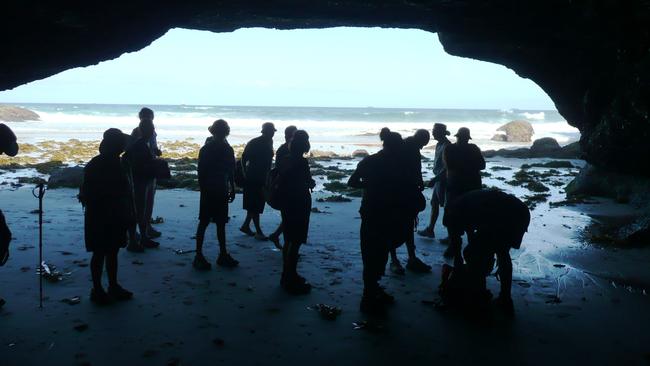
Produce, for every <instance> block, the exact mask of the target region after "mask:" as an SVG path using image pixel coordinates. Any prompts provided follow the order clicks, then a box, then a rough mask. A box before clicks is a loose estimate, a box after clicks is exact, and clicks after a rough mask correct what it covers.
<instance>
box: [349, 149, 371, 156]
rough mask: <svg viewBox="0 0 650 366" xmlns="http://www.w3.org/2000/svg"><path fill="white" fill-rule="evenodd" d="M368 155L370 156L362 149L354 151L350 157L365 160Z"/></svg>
mask: <svg viewBox="0 0 650 366" xmlns="http://www.w3.org/2000/svg"><path fill="white" fill-rule="evenodd" d="M369 155H370V154H369V153H368V152H367V151H366V150H363V149H359V150H354V151H353V152H352V157H353V158H365V157H366V156H369Z"/></svg>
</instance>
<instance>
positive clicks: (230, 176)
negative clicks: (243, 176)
mask: <svg viewBox="0 0 650 366" xmlns="http://www.w3.org/2000/svg"><path fill="white" fill-rule="evenodd" d="M229 154H230V155H229V156H230V157H231V159H230V162H229V164H228V165H229V166H230V168H229V173H228V186H229V189H228V202H230V203H232V202H233V201H235V165H236V164H237V161H236V160H235V151H234V150H233V149H232V147H231V148H230V152H229Z"/></svg>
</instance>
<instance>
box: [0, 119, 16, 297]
mask: <svg viewBox="0 0 650 366" xmlns="http://www.w3.org/2000/svg"><path fill="white" fill-rule="evenodd" d="M0 154H7V155H8V156H16V154H18V143H17V142H16V135H15V134H14V132H13V131H12V130H11V128H9V126H7V125H5V124H4V123H0ZM9 243H11V230H9V226H8V225H7V221H6V220H5V216H4V214H3V213H2V210H0V266H3V265H4V264H5V263H6V262H7V260H8V259H9ZM4 304H5V300H4V299H2V298H0V307H2V306H3V305H4Z"/></svg>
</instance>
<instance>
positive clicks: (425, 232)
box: [418, 228, 436, 239]
mask: <svg viewBox="0 0 650 366" xmlns="http://www.w3.org/2000/svg"><path fill="white" fill-rule="evenodd" d="M418 235H420V236H423V237H425V238H431V239H434V238H435V237H436V233H435V232H434V231H433V229H431V228H426V229H424V230H420V231H418Z"/></svg>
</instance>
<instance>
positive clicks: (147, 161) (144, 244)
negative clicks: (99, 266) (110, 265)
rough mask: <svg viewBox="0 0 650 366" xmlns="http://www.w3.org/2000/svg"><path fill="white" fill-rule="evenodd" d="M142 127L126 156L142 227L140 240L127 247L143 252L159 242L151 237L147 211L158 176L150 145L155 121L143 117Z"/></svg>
mask: <svg viewBox="0 0 650 366" xmlns="http://www.w3.org/2000/svg"><path fill="white" fill-rule="evenodd" d="M138 127H139V129H140V138H138V139H137V140H136V141H135V142H134V143H133V144H132V145H131V146H130V147H129V148H128V150H127V151H126V154H124V158H125V159H126V160H127V162H128V166H129V167H130V169H131V176H132V179H133V198H134V201H135V212H136V219H137V226H138V228H139V229H140V242H139V243H137V244H136V243H135V242H134V241H130V243H129V246H128V247H127V248H126V249H127V250H129V251H133V252H142V251H143V250H144V248H157V247H158V246H160V244H159V243H158V242H155V241H153V240H152V239H151V238H150V237H149V231H148V230H147V228H148V226H149V218H148V216H147V212H149V210H148V207H147V202H148V201H147V198H148V197H150V196H149V190H150V189H151V188H152V181H153V180H154V178H155V177H156V158H155V156H154V153H153V152H152V151H151V148H150V147H149V143H148V142H149V140H150V139H151V136H152V135H153V133H154V132H155V131H154V126H153V121H152V120H149V119H143V120H142V121H140V125H139V126H138Z"/></svg>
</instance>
